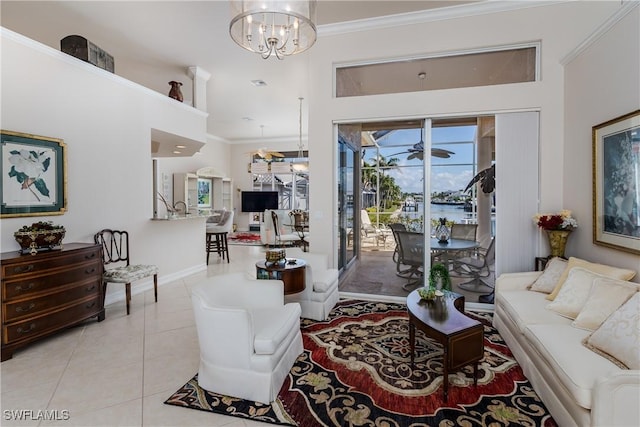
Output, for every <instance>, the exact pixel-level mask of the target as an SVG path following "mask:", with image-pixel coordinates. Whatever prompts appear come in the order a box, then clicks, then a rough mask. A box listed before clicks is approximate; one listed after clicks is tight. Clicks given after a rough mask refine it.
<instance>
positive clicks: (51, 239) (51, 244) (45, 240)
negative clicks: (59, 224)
mask: <svg viewBox="0 0 640 427" xmlns="http://www.w3.org/2000/svg"><path fill="white" fill-rule="evenodd" d="M65 233H66V230H65V229H64V228H62V229H56V230H37V231H16V232H15V233H13V236H14V237H15V239H16V242H18V244H19V245H20V250H21V251H22V252H25V251H27V250H29V253H31V255H35V254H37V253H38V251H39V250H43V249H53V248H55V247H57V246H62V239H63V238H64V235H65Z"/></svg>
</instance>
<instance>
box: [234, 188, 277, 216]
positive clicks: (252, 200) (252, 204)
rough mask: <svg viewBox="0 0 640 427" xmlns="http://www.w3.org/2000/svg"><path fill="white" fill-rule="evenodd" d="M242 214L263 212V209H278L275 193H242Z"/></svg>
mask: <svg viewBox="0 0 640 427" xmlns="http://www.w3.org/2000/svg"><path fill="white" fill-rule="evenodd" d="M241 196H242V212H264V210H265V209H278V192H277V191H243V192H242V195H241Z"/></svg>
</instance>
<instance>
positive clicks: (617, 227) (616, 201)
mask: <svg viewBox="0 0 640 427" xmlns="http://www.w3.org/2000/svg"><path fill="white" fill-rule="evenodd" d="M593 242H594V243H595V244H597V245H603V246H608V247H610V248H614V249H619V250H623V251H627V252H631V253H635V254H640V110H637V111H634V112H632V113H629V114H626V115H624V116H621V117H617V118H615V119H612V120H609V121H608V122H605V123H601V124H599V125H597V126H594V127H593Z"/></svg>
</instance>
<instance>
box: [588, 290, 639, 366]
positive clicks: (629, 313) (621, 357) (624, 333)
mask: <svg viewBox="0 0 640 427" xmlns="http://www.w3.org/2000/svg"><path fill="white" fill-rule="evenodd" d="M585 344H586V345H587V347H589V348H590V349H594V350H598V351H599V352H604V353H605V355H608V356H611V357H613V358H615V360H617V361H619V362H620V363H621V364H622V365H623V366H626V367H628V368H630V369H640V293H638V292H636V293H635V294H634V295H633V296H632V297H631V298H630V299H629V300H628V301H627V302H625V303H624V304H623V305H622V307H620V308H619V309H617V310H616V311H614V312H613V314H612V315H611V316H609V318H608V319H607V320H605V321H604V323H603V324H602V326H600V327H599V328H598V329H597V330H596V331H595V332H594V333H593V334H591V336H589V338H588V339H587V340H586V343H585Z"/></svg>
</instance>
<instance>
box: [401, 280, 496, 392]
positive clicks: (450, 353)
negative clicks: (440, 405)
mask: <svg viewBox="0 0 640 427" xmlns="http://www.w3.org/2000/svg"><path fill="white" fill-rule="evenodd" d="M443 292H444V295H443V296H441V297H436V298H435V299H434V300H433V301H425V300H423V299H421V298H420V295H419V294H418V290H417V289H416V290H415V291H413V292H411V293H410V294H409V295H408V296H407V311H408V312H409V342H410V346H411V366H412V367H413V360H414V353H415V348H416V328H418V329H420V330H421V331H423V332H424V333H425V335H426V336H427V337H429V338H433V339H434V340H436V341H437V342H438V343H440V344H441V345H442V348H443V363H442V365H443V368H444V369H443V371H444V372H443V377H444V378H443V391H444V401H445V402H446V401H447V398H448V393H449V373H450V372H454V371H457V370H459V369H460V368H462V367H464V366H466V365H469V364H471V363H473V364H474V365H473V383H474V384H476V385H477V383H478V362H479V361H480V360H481V359H482V358H483V357H484V333H483V330H484V329H483V327H482V324H481V323H480V322H478V321H477V320H474V319H472V318H470V317H467V316H466V315H465V314H464V296H462V295H460V294H457V293H455V292H451V291H443Z"/></svg>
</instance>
